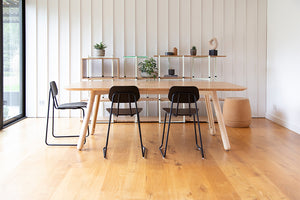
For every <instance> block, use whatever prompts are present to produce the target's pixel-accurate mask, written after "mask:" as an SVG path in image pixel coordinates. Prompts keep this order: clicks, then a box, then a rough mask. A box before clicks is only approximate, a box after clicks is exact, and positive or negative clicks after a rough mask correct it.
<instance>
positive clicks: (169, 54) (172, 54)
mask: <svg viewBox="0 0 300 200" xmlns="http://www.w3.org/2000/svg"><path fill="white" fill-rule="evenodd" d="M165 55H166V56H174V52H170V51H167V52H165Z"/></svg>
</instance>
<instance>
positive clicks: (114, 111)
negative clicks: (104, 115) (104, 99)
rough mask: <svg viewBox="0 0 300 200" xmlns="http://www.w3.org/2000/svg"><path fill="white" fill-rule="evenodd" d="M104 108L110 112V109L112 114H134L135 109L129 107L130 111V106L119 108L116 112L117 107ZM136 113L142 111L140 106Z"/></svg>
mask: <svg viewBox="0 0 300 200" xmlns="http://www.w3.org/2000/svg"><path fill="white" fill-rule="evenodd" d="M106 110H107V111H108V112H109V113H110V111H111V110H112V114H113V115H116V116H118V115H131V116H133V115H136V114H137V113H136V109H135V108H131V111H130V108H119V113H118V109H117V108H113V109H111V108H106ZM137 110H138V113H140V112H142V110H143V109H142V108H138V109H137Z"/></svg>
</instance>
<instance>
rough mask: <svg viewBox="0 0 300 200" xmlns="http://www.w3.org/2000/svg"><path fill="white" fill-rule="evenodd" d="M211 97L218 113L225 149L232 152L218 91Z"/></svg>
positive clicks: (213, 92)
mask: <svg viewBox="0 0 300 200" xmlns="http://www.w3.org/2000/svg"><path fill="white" fill-rule="evenodd" d="M211 96H212V100H213V104H214V108H215V111H216V115H217V119H218V123H219V127H220V132H221V138H222V141H223V146H224V149H225V150H230V143H229V139H228V135H227V131H226V127H225V122H224V118H223V114H222V111H221V107H220V103H219V99H218V95H217V91H212V92H211Z"/></svg>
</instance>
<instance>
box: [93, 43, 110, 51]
mask: <svg viewBox="0 0 300 200" xmlns="http://www.w3.org/2000/svg"><path fill="white" fill-rule="evenodd" d="M106 47H107V46H106V45H105V44H104V43H103V42H100V43H99V44H97V43H96V44H95V45H94V48H95V49H101V50H104V49H105V48H106Z"/></svg>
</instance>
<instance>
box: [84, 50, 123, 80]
mask: <svg viewBox="0 0 300 200" xmlns="http://www.w3.org/2000/svg"><path fill="white" fill-rule="evenodd" d="M97 60H99V61H101V65H102V73H101V75H98V76H96V75H94V74H93V71H92V66H93V65H97V63H93V61H97ZM104 60H111V75H110V76H104V71H103V70H104V63H103V62H104ZM114 61H117V74H116V75H115V73H114ZM80 74H81V79H87V80H97V79H111V78H120V59H119V58H116V57H106V56H103V57H102V56H99V57H88V58H81V72H80Z"/></svg>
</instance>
